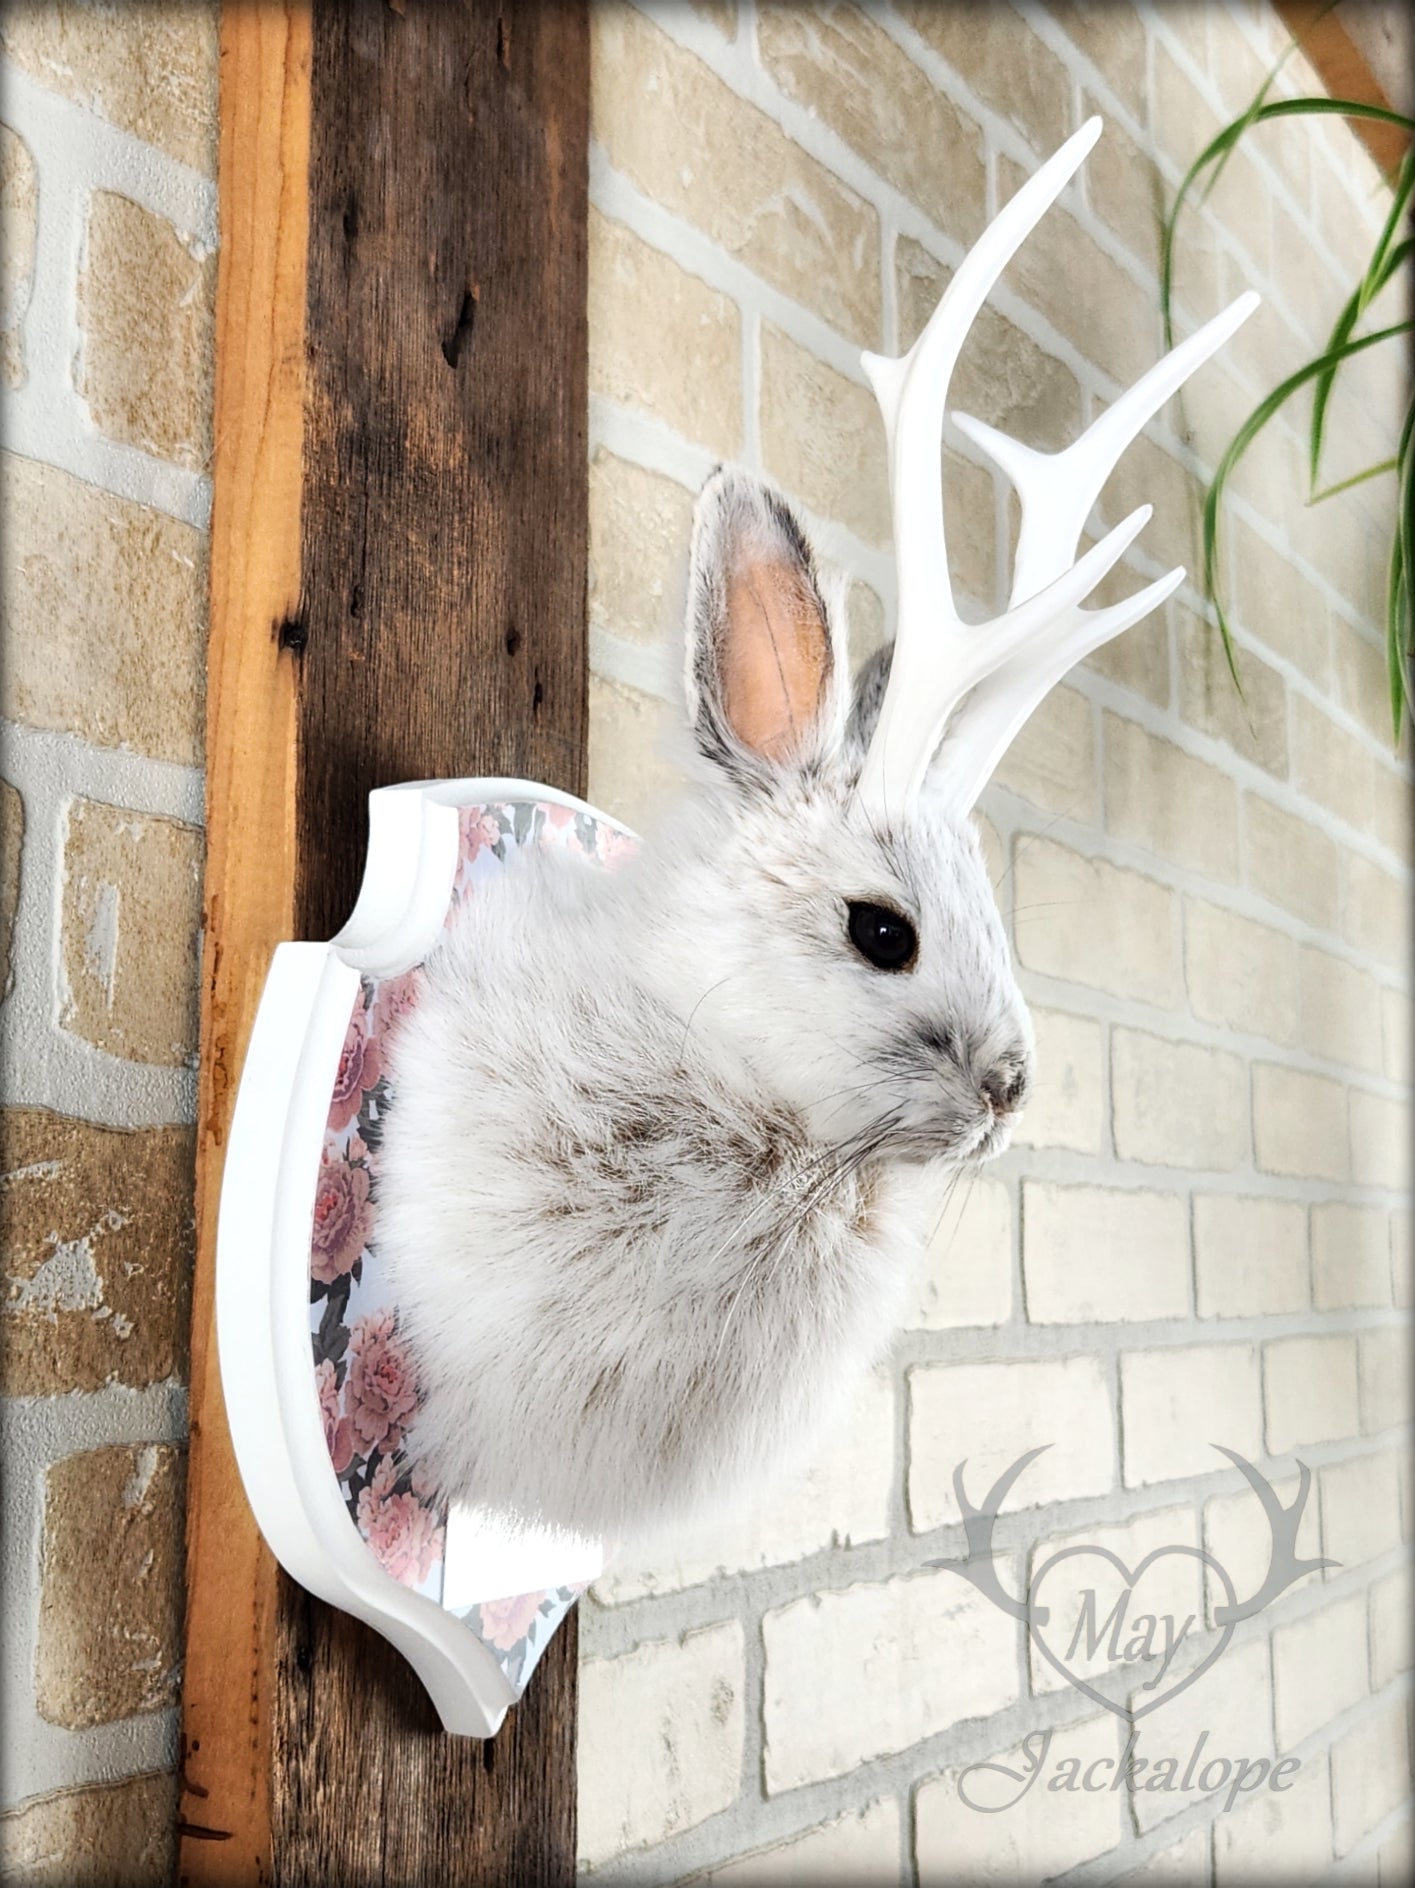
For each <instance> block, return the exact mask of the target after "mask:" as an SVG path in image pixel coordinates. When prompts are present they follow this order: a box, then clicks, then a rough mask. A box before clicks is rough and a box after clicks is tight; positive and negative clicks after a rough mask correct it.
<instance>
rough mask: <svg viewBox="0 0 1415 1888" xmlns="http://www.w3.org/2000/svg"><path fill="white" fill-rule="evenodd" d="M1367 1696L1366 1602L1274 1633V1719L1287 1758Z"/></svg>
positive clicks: (1354, 1601) (1337, 1607) (1355, 1598)
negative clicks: (1288, 1753) (1292, 1751)
mask: <svg viewBox="0 0 1415 1888" xmlns="http://www.w3.org/2000/svg"><path fill="white" fill-rule="evenodd" d="M1365 1696H1366V1596H1365V1594H1364V1593H1353V1594H1351V1595H1349V1596H1348V1597H1347V1598H1346V1599H1344V1600H1337V1601H1335V1602H1334V1603H1333V1604H1331V1605H1329V1606H1324V1607H1323V1608H1322V1609H1321V1611H1320V1612H1317V1613H1309V1614H1308V1616H1307V1617H1306V1618H1305V1619H1299V1620H1296V1621H1294V1622H1293V1624H1292V1625H1290V1626H1279V1627H1278V1628H1277V1630H1276V1631H1275V1632H1274V1633H1273V1714H1274V1719H1275V1722H1276V1724H1277V1747H1278V1751H1279V1753H1281V1754H1283V1755H1285V1754H1286V1753H1287V1752H1288V1751H1290V1750H1292V1749H1294V1748H1295V1747H1296V1746H1297V1745H1298V1744H1300V1743H1301V1742H1302V1740H1303V1739H1304V1738H1306V1737H1310V1736H1311V1735H1312V1733H1313V1731H1319V1730H1321V1728H1322V1726H1323V1725H1324V1724H1330V1723H1331V1721H1332V1719H1333V1718H1335V1717H1339V1716H1340V1715H1341V1713H1342V1712H1343V1711H1346V1710H1349V1709H1350V1707H1351V1706H1352V1705H1353V1704H1355V1703H1356V1702H1357V1700H1358V1699H1361V1698H1364V1697H1365Z"/></svg>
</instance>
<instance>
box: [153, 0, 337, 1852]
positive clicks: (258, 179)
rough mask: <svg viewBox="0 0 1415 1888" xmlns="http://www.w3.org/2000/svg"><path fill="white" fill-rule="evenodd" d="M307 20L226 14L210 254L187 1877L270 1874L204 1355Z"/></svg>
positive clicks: (278, 435)
mask: <svg viewBox="0 0 1415 1888" xmlns="http://www.w3.org/2000/svg"><path fill="white" fill-rule="evenodd" d="M309 75H310V19H309V13H308V9H307V8H306V7H303V6H301V5H297V4H287V5H267V4H262V0H245V4H231V3H230V0H228V3H227V4H226V5H225V6H223V7H222V10H221V165H220V220H221V232H222V243H221V254H220V258H219V263H218V270H217V294H216V454H215V461H214V467H213V488H214V489H213V502H212V520H211V632H210V642H209V650H208V671H207V734H206V841H207V851H206V886H205V900H204V925H205V939H204V948H203V961H202V992H201V1075H200V1083H199V1088H198V1103H197V1203H196V1211H197V1262H196V1277H195V1285H194V1291H193V1300H192V1383H191V1405H190V1407H191V1452H190V1462H189V1468H188V1482H187V1623H186V1659H185V1665H184V1668H183V1683H182V1797H181V1803H180V1808H179V1818H180V1820H179V1824H178V1837H179V1877H180V1879H181V1880H182V1881H184V1882H193V1883H197V1882H200V1883H212V1884H216V1883H221V1884H226V1883H232V1884H234V1883H243V1884H244V1883H249V1882H267V1881H270V1880H271V1879H272V1875H271V1871H270V1774H269V1772H270V1742H271V1703H272V1698H271V1691H270V1683H269V1680H270V1675H271V1672H272V1670H273V1660H274V1650H275V1606H276V1572H277V1569H276V1566H275V1562H274V1560H273V1559H272V1558H271V1556H270V1555H269V1553H267V1551H266V1549H265V1547H264V1544H263V1543H262V1541H261V1538H260V1535H259V1533H258V1532H257V1529H256V1525H255V1520H254V1517H253V1516H252V1514H251V1511H250V1508H249V1507H248V1506H247V1504H246V1498H245V1495H244V1493H243V1492H242V1489H241V1481H240V1475H239V1473H238V1471H237V1468H236V1459H235V1456H234V1454H233V1452H232V1448H231V1438H230V1433H229V1431H228V1429H227V1427H226V1413H225V1407H224V1404H223V1402H222V1396H221V1384H220V1379H219V1373H218V1370H217V1361H216V1325H215V1302H214V1291H215V1277H216V1209H217V1202H218V1199H219V1197H220V1192H221V1167H222V1160H223V1157H224V1149H225V1140H226V1130H227V1127H228V1125H229V1123H230V1119H231V1110H232V1107H233V1105H234V1101H235V1088H236V1081H237V1078H238V1076H239V1074H240V1068H241V1063H242V1061H243V1060H244V1057H245V1051H246V1043H247V1041H248V1039H249V1037H250V1031H251V1025H252V1023H253V1021H254V1019H255V1012H256V1006H257V1004H258V1002H259V1000H260V991H261V985H262V983H263V981H264V978H265V971H266V967H267V965H268V964H269V962H270V957H271V953H272V951H273V950H274V949H275V946H276V945H277V944H279V943H280V942H282V940H284V939H285V938H288V937H290V936H292V935H293V930H292V927H293V923H294V908H295V907H294V877H295V725H296V715H295V697H296V674H295V664H294V658H293V656H292V654H291V652H290V650H289V649H288V648H286V647H284V646H283V645H282V642H281V638H280V633H279V630H280V625H281V624H282V623H284V622H286V621H287V620H288V619H289V618H290V617H292V616H293V615H294V614H295V613H296V611H297V609H298V605H299V597H300V491H301V484H302V458H301V454H302V440H303V408H304V353H305V349H304V321H305V255H306V249H307V226H308V213H307V175H308V156H309V128H310V127H309Z"/></svg>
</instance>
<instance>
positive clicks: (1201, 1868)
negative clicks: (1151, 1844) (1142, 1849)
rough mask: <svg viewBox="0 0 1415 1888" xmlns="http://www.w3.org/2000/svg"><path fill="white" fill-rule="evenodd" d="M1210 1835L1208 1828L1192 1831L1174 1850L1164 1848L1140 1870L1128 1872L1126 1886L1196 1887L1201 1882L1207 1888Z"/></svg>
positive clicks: (1177, 1843) (1172, 1848) (1173, 1847)
mask: <svg viewBox="0 0 1415 1888" xmlns="http://www.w3.org/2000/svg"><path fill="white" fill-rule="evenodd" d="M1209 1879H1210V1876H1209V1832H1208V1830H1207V1829H1191V1830H1190V1831H1189V1833H1188V1835H1187V1836H1185V1837H1184V1839H1183V1841H1181V1842H1176V1843H1175V1844H1174V1845H1173V1846H1172V1847H1171V1848H1168V1849H1161V1850H1160V1851H1159V1853H1158V1855H1152V1856H1151V1857H1150V1859H1149V1861H1148V1862H1145V1863H1144V1864H1143V1865H1142V1866H1141V1867H1139V1868H1136V1869H1130V1870H1127V1872H1126V1876H1125V1880H1126V1883H1127V1885H1131V1884H1133V1883H1135V1882H1149V1883H1151V1884H1155V1883H1159V1882H1173V1883H1174V1884H1175V1888H1194V1885H1195V1883H1196V1882H1202V1883H1203V1884H1204V1888H1208V1882H1209Z"/></svg>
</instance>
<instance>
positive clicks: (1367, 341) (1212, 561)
mask: <svg viewBox="0 0 1415 1888" xmlns="http://www.w3.org/2000/svg"><path fill="white" fill-rule="evenodd" d="M1412 330H1415V320H1410V321H1398V322H1395V323H1394V324H1393V325H1392V326H1390V327H1388V328H1380V329H1378V330H1377V331H1376V333H1375V334H1364V335H1362V336H1361V337H1360V338H1359V339H1358V340H1354V341H1347V342H1346V343H1345V344H1344V345H1343V346H1342V347H1340V348H1339V349H1337V350H1335V352H1334V353H1325V354H1320V355H1318V357H1317V359H1316V360H1314V361H1308V363H1307V365H1306V366H1305V367H1299V368H1298V370H1297V372H1296V373H1294V374H1289V375H1288V376H1287V378H1286V380H1284V381H1282V382H1281V383H1280V384H1279V385H1278V386H1276V387H1274V388H1273V390H1272V392H1271V393H1270V394H1268V395H1267V397H1266V398H1265V399H1263V400H1260V401H1259V402H1258V404H1257V406H1256V407H1254V409H1253V411H1252V412H1251V413H1250V414H1249V415H1248V417H1247V419H1246V420H1245V421H1244V422H1243V424H1242V425H1241V426H1240V427H1239V429H1238V431H1237V432H1236V433H1235V434H1234V436H1233V438H1232V439H1231V440H1230V441H1229V444H1228V449H1227V450H1226V451H1225V453H1224V455H1223V457H1222V458H1221V459H1220V460H1219V462H1218V466H1217V468H1216V470H1215V472H1214V476H1213V479H1212V481H1211V483H1210V485H1209V489H1208V491H1207V492H1206V493H1205V495H1204V517H1203V543H1204V593H1205V595H1206V596H1207V597H1208V599H1209V601H1210V602H1211V603H1212V604H1213V606H1214V609H1215V611H1216V613H1217V615H1218V627H1219V634H1220V635H1221V636H1222V637H1223V645H1224V650H1225V653H1226V654H1227V656H1228V667H1229V672H1230V674H1231V675H1232V676H1233V679H1234V682H1235V684H1237V685H1238V688H1239V693H1240V694H1241V693H1242V685H1241V684H1239V683H1238V669H1237V666H1236V664H1235V661H1234V656H1233V636H1232V631H1231V630H1230V628H1229V624H1228V618H1227V615H1226V614H1225V612H1224V607H1223V600H1222V598H1221V597H1220V596H1219V593H1218V519H1219V506H1220V504H1221V503H1222V499H1223V494H1224V491H1225V489H1226V487H1227V485H1228V481H1229V479H1230V478H1231V477H1232V475H1233V471H1234V469H1235V467H1236V466H1237V465H1238V463H1239V461H1240V460H1241V459H1242V457H1243V455H1244V453H1246V452H1247V450H1248V448H1249V447H1250V446H1251V445H1252V443H1253V441H1254V440H1255V439H1256V438H1257V437H1258V434H1259V433H1260V432H1261V431H1262V430H1263V428H1264V427H1265V426H1266V425H1267V423H1268V421H1269V420H1270V419H1271V418H1272V417H1273V415H1274V413H1276V412H1277V411H1278V409H1279V408H1280V407H1282V406H1283V405H1284V404H1285V403H1286V402H1287V401H1288V400H1290V399H1291V398H1292V396H1293V394H1294V393H1296V392H1297V391H1298V390H1299V388H1302V387H1305V386H1306V385H1307V383H1308V381H1310V380H1315V379H1316V377H1317V375H1318V374H1320V373H1322V372H1323V371H1324V369H1325V368H1326V367H1327V366H1329V365H1330V364H1331V363H1332V362H1333V361H1342V360H1349V359H1350V357H1351V356H1352V355H1353V354H1361V353H1364V352H1365V350H1366V349H1367V348H1371V347H1378V346H1379V345H1380V343H1381V342H1382V341H1389V340H1391V339H1393V338H1394V336H1396V335H1398V334H1409V333H1410V332H1411V331H1412ZM1407 424H1408V422H1407Z"/></svg>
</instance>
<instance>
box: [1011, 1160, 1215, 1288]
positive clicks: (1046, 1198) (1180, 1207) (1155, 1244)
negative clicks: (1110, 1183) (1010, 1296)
mask: <svg viewBox="0 0 1415 1888" xmlns="http://www.w3.org/2000/svg"><path fill="white" fill-rule="evenodd" d="M1022 1283H1023V1290H1024V1292H1025V1294H1026V1304H1027V1317H1028V1320H1029V1322H1030V1323H1032V1324H1090V1323H1092V1322H1110V1321H1112V1320H1116V1319H1122V1318H1131V1319H1134V1318H1182V1317H1183V1316H1184V1315H1185V1313H1186V1312H1187V1311H1188V1309H1189V1229H1188V1226H1187V1224H1186V1218H1185V1212H1184V1202H1183V1201H1182V1200H1180V1199H1177V1198H1176V1197H1175V1196H1174V1195H1173V1194H1172V1193H1150V1192H1145V1191H1141V1190H1127V1191H1125V1192H1121V1191H1119V1190H1118V1189H1116V1188H1112V1187H1084V1186H1083V1187H1076V1186H1055V1185H1053V1184H1052V1183H1051V1182H1049V1181H1044V1180H1028V1181H1026V1182H1025V1183H1024V1185H1023V1188H1022Z"/></svg>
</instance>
